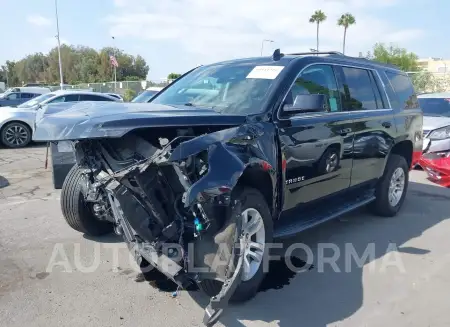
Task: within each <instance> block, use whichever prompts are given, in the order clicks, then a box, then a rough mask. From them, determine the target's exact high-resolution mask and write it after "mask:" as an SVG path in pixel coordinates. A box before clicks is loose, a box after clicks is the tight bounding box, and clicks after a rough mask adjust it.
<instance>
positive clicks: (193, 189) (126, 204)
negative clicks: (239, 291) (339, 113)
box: [75, 122, 281, 325]
mask: <svg viewBox="0 0 450 327" xmlns="http://www.w3.org/2000/svg"><path fill="white" fill-rule="evenodd" d="M219 128H220V127H219ZM205 129H206V128H205ZM205 129H203V132H201V133H200V132H196V133H194V132H192V131H189V130H188V129H186V128H185V129H173V128H167V129H161V130H158V131H156V132H154V135H153V136H154V137H153V136H152V131H151V130H149V131H148V132H147V131H143V133H142V134H139V133H137V132H136V133H130V134H127V135H125V136H124V137H122V138H118V139H100V140H85V141H83V140H82V141H78V142H77V143H76V144H75V150H76V151H75V153H76V158H77V163H78V165H79V166H80V167H82V169H84V170H85V171H86V172H87V173H86V174H87V175H88V179H89V181H90V183H89V185H88V186H87V187H86V190H85V192H84V193H86V195H85V196H86V199H89V198H95V199H98V198H99V197H98V196H93V195H92V194H90V193H92V192H94V190H102V192H103V193H104V194H105V196H104V197H102V198H107V202H108V203H109V206H110V208H111V211H112V216H113V217H112V218H113V222H114V224H115V226H116V228H115V230H116V232H117V233H118V234H120V235H123V236H124V239H125V241H126V242H127V244H128V245H129V247H130V251H131V252H132V253H133V254H134V255H135V257H136V260H137V261H138V263H141V262H144V260H143V259H145V261H146V262H147V263H149V264H150V265H151V266H153V267H156V268H157V269H158V270H160V271H161V272H162V273H163V274H165V275H166V276H167V277H168V278H170V279H171V280H173V281H174V282H175V283H177V284H178V285H179V286H180V287H185V286H186V285H187V284H188V283H190V282H194V283H201V282H202V281H204V280H206V279H214V280H219V281H221V282H223V286H222V289H221V291H220V292H219V293H218V294H217V295H216V296H214V297H213V298H211V302H210V305H209V306H208V308H207V309H206V313H205V323H206V324H207V325H212V324H213V323H215V322H216V321H217V319H218V317H219V316H220V313H221V312H222V311H223V309H224V308H225V307H226V305H227V304H228V300H229V299H230V297H231V296H232V295H233V293H234V291H235V289H236V287H238V286H239V284H240V282H241V277H240V276H241V272H242V271H241V270H242V263H240V260H242V258H241V255H240V251H239V249H240V244H241V243H242V242H243V240H242V235H241V226H240V224H241V210H240V208H241V203H240V202H239V199H238V198H234V194H237V193H236V192H234V191H235V190H236V189H237V187H240V186H241V185H244V184H245V185H247V186H251V187H254V188H259V189H260V190H261V191H262V192H263V193H264V196H265V198H266V199H267V201H269V202H271V203H268V204H269V207H270V208H271V211H272V214H273V215H274V216H276V214H277V210H278V207H279V205H278V199H279V196H278V193H277V190H278V189H280V188H279V185H280V184H279V183H280V182H279V181H278V179H277V178H278V177H279V176H280V174H279V172H278V170H279V168H280V167H281V164H280V163H279V162H278V160H279V159H280V158H281V157H280V156H279V148H278V143H277V138H276V129H275V127H274V125H273V124H270V123H265V122H254V123H246V124H244V125H240V126H238V127H231V128H224V129H221V130H218V127H215V129H214V130H215V131H214V132H212V133H211V132H206V133H205V132H204V130H205ZM209 131H211V129H209ZM199 134H201V135H200V136H197V135H199ZM157 140H159V144H160V145H159V146H158V145H156V144H157V143H156V142H157ZM255 173H256V175H253V174H255ZM254 176H263V177H264V178H263V180H264V183H265V184H252V183H253V182H255V183H258V181H254V180H253V179H254V178H253V177H254ZM267 181H269V182H267ZM249 183H250V185H248V184H249ZM96 192H97V191H95V192H94V193H96ZM164 246H169V247H170V246H176V248H175V247H173V248H170V249H171V252H170V253H169V252H164ZM166 249H169V248H166ZM177 249H178V250H177ZM174 250H175V251H174ZM171 253H172V254H173V253H179V254H180V255H179V256H178V255H173V256H172V254H171ZM139 258H140V259H139ZM218 259H219V260H218ZM217 262H220V264H219V265H217V264H216V263H217ZM144 263H145V262H144ZM166 267H172V268H171V269H169V268H166ZM194 268H206V269H205V270H204V271H199V269H194Z"/></svg>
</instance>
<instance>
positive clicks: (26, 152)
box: [0, 146, 450, 327]
mask: <svg viewBox="0 0 450 327" xmlns="http://www.w3.org/2000/svg"><path fill="white" fill-rule="evenodd" d="M44 162H45V147H41V146H34V147H31V148H27V149H17V150H9V149H0V326H20V327H23V326H50V327H52V326H68V327H70V326H133V327H138V326H167V327H169V326H202V322H201V321H202V317H203V308H204V306H205V305H206V304H207V303H208V298H207V297H206V296H204V295H202V294H201V293H200V292H198V291H192V292H187V291H182V292H180V293H179V294H178V296H177V297H175V298H172V297H171V294H172V291H173V288H172V285H170V284H168V283H163V282H161V281H159V282H151V283H148V282H147V281H143V279H142V278H141V276H140V275H139V274H138V271H137V269H136V267H135V266H134V265H133V263H132V261H131V260H130V258H129V255H128V251H127V250H126V248H125V246H124V245H123V243H121V241H120V238H118V237H116V236H114V235H108V236H105V237H101V238H97V239H92V238H89V237H87V236H84V235H82V234H80V233H78V232H75V231H73V230H72V229H70V228H69V227H68V225H67V224H66V223H65V222H64V219H63V217H62V215H61V211H60V204H59V194H60V192H59V191H55V190H54V189H53V188H52V179H51V171H50V169H47V170H46V169H45V168H44ZM410 176H411V178H410V184H409V191H408V195H407V198H406V201H405V204H404V207H403V209H402V211H401V213H400V214H399V215H398V216H397V217H395V218H379V217H374V216H372V215H370V214H368V213H367V211H366V210H360V211H358V212H355V213H352V214H350V215H348V216H345V217H342V218H341V219H338V220H335V221H332V222H329V223H327V224H325V225H321V226H319V227H317V228H315V229H313V230H310V231H307V232H304V233H302V234H299V235H298V236H296V237H295V239H290V240H287V241H285V242H284V244H283V246H284V249H287V248H288V247H289V246H290V245H292V244H295V243H297V242H301V243H302V244H304V245H305V246H307V247H308V249H311V251H312V256H311V254H310V255H309V256H305V253H306V252H305V251H302V250H300V249H297V250H295V251H294V252H293V253H292V254H291V253H284V252H283V251H282V250H280V251H281V252H280V253H284V254H285V255H288V259H289V260H291V261H292V262H293V263H294V264H297V265H298V263H299V262H300V259H301V260H305V261H308V260H309V258H313V261H312V264H311V265H309V263H308V265H307V266H308V269H303V270H302V271H301V272H299V273H297V274H294V273H291V272H290V271H289V270H288V269H287V268H286V266H285V264H284V262H286V261H285V260H276V261H273V262H271V268H272V269H271V271H270V273H269V274H268V276H267V278H266V280H265V281H264V283H263V285H262V287H261V291H260V292H259V293H258V295H257V296H256V298H255V299H253V300H252V301H250V302H248V303H245V304H243V305H233V306H231V307H230V308H229V309H228V310H227V311H226V312H225V314H224V315H223V317H222V318H221V321H220V323H219V324H218V325H219V326H220V325H224V326H231V327H238V326H282V327H284V326H289V327H290V326H305V327H316V326H317V327H319V326H352V327H353V326H355V327H361V326H383V327H384V326H417V327H419V326H420V327H423V326H433V327H436V326H450V313H449V311H448V304H449V297H448V290H449V289H450V251H449V249H450V237H449V236H448V234H449V231H450V222H449V219H448V218H449V217H450V210H449V208H450V205H449V204H450V190H448V189H444V188H441V187H438V186H435V185H433V184H431V183H430V182H428V181H427V180H426V178H425V174H424V173H423V172H421V171H413V172H412V173H411V175H410ZM321 244H328V245H327V246H326V247H330V249H331V248H333V249H334V250H333V251H334V252H333V253H334V254H336V253H337V252H336V248H337V251H339V253H338V254H339V256H338V259H337V260H336V261H335V264H334V265H333V264H322V263H321V262H320V260H319V258H321V257H324V256H325V254H326V255H327V256H328V257H330V256H332V255H333V253H328V252H329V251H328V252H327V251H325V250H326V249H325V250H324V246H323V245H321ZM330 249H328V250H330ZM367 249H369V250H368V252H367V253H368V255H367V258H366V259H365V261H364V262H365V263H364V265H363V266H361V267H360V266H358V265H357V264H356V263H355V262H354V261H353V262H352V261H349V259H348V258H349V257H348V254H349V253H350V252H351V251H355V252H356V253H358V254H359V256H360V257H361V256H362V254H363V253H365V251H366V250H367ZM327 253H328V254H327ZM295 256H297V257H298V258H299V259H293V257H295Z"/></svg>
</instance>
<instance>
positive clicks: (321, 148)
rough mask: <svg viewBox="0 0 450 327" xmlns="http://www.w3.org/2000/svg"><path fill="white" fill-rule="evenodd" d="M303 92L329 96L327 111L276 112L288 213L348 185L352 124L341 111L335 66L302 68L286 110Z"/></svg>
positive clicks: (285, 202)
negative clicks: (284, 164) (283, 162)
mask: <svg viewBox="0 0 450 327" xmlns="http://www.w3.org/2000/svg"><path fill="white" fill-rule="evenodd" d="M299 94H325V95H327V96H328V97H329V103H328V110H326V111H325V110H324V111H323V112H314V113H297V114H287V113H284V112H283V111H282V108H281V110H280V111H279V113H278V116H277V118H278V119H277V121H276V124H277V125H278V131H279V139H280V143H281V144H280V145H281V150H282V153H283V156H284V158H285V162H286V181H285V183H286V186H285V197H284V209H285V210H287V209H292V208H295V207H296V206H298V205H303V204H307V203H309V202H311V201H313V200H316V199H320V198H323V197H326V196H328V195H331V194H334V193H336V192H340V191H344V190H346V189H347V188H348V187H349V185H350V176H351V168H352V158H351V156H349V155H347V153H348V152H350V153H351V148H352V144H353V133H352V120H351V119H349V117H348V115H346V114H345V113H343V112H342V105H341V103H342V100H341V92H340V90H339V88H338V84H337V81H336V76H335V73H334V69H333V66H332V65H329V64H322V63H320V64H319V63H318V64H313V65H310V66H308V67H306V68H305V69H303V70H301V71H300V72H299V73H298V75H297V77H296V80H295V82H294V83H293V85H292V86H291V88H290V91H289V92H288V93H287V95H286V98H285V100H284V102H283V106H285V105H290V104H292V103H293V101H294V99H295V97H296V95H299Z"/></svg>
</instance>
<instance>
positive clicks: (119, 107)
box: [33, 102, 246, 141]
mask: <svg viewBox="0 0 450 327" xmlns="http://www.w3.org/2000/svg"><path fill="white" fill-rule="evenodd" d="M61 109H62V111H59V112H57V113H53V114H43V115H40V117H39V119H37V120H36V124H35V132H34V135H33V140H35V141H63V140H79V139H89V138H108V137H121V136H123V135H125V134H126V133H128V132H130V131H132V130H134V129H138V128H145V127H161V126H199V125H224V126H230V125H239V124H242V123H244V122H245V121H246V117H245V116H241V115H225V114H219V113H217V112H215V111H213V110H210V109H202V108H196V107H182V108H181V107H180V108H179V107H175V106H166V105H159V104H153V103H122V102H78V103H74V104H73V105H71V106H69V107H65V108H62V107H61Z"/></svg>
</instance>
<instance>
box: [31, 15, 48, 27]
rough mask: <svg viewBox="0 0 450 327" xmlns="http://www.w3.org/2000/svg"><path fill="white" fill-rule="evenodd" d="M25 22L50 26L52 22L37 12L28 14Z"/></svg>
mask: <svg viewBox="0 0 450 327" xmlns="http://www.w3.org/2000/svg"><path fill="white" fill-rule="evenodd" d="M27 22H28V23H29V24H32V25H35V26H50V25H51V24H52V21H51V20H50V19H48V18H46V17H44V16H41V15H38V14H33V15H29V16H28V17H27Z"/></svg>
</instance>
